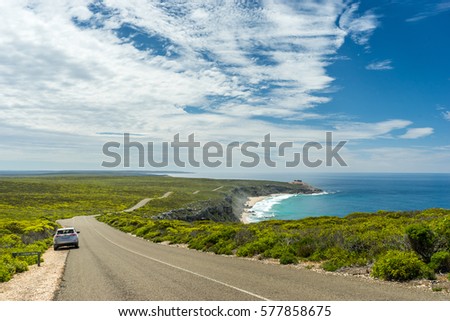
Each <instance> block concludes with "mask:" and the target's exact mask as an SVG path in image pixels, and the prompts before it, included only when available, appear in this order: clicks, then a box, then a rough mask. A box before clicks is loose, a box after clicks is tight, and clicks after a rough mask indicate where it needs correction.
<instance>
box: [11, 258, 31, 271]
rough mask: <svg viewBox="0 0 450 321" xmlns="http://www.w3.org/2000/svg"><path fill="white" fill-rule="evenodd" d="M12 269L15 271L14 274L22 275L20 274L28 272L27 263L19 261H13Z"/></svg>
mask: <svg viewBox="0 0 450 321" xmlns="http://www.w3.org/2000/svg"><path fill="white" fill-rule="evenodd" d="M14 267H15V269H16V273H22V272H25V271H28V264H27V262H25V261H22V260H19V259H15V260H14Z"/></svg>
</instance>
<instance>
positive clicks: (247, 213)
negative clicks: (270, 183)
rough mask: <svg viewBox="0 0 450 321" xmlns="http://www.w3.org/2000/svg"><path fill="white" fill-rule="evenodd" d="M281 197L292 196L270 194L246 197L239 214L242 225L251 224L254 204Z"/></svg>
mask: <svg viewBox="0 0 450 321" xmlns="http://www.w3.org/2000/svg"><path fill="white" fill-rule="evenodd" d="M283 195H289V196H290V195H293V194H286V193H277V194H270V195H264V196H253V197H247V201H246V202H245V204H244V210H243V211H242V214H241V222H242V223H244V224H249V223H251V220H250V217H251V216H252V215H253V214H254V212H253V211H252V207H253V206H255V204H256V203H258V202H261V201H264V200H265V199H268V198H271V197H276V196H283Z"/></svg>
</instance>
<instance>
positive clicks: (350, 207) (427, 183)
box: [250, 173, 450, 222]
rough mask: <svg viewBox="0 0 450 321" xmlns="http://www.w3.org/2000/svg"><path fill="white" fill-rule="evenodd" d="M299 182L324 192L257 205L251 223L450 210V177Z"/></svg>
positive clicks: (308, 178)
mask: <svg viewBox="0 0 450 321" xmlns="http://www.w3.org/2000/svg"><path fill="white" fill-rule="evenodd" d="M296 179H303V180H304V181H305V182H308V183H310V184H311V185H313V186H315V187H318V188H320V189H322V190H323V193H318V194H313V195H280V196H274V197H269V198H267V199H265V200H263V201H261V202H258V203H256V204H255V206H254V207H253V208H252V210H253V211H254V215H253V216H252V217H250V221H253V222H255V221H261V220H267V219H283V220H291V219H300V218H305V217H314V216H324V215H326V216H338V217H343V216H345V215H347V214H350V213H354V212H376V211H379V210H387V211H399V210H421V209H426V208H432V207H439V208H448V209H450V174H403V173H402V174H399V173H396V174H391V173H389V174H381V173H380V174H378V173H377V174H367V173H358V174H356V173H351V174H348V173H346V174H341V173H340V174H303V175H301V177H296Z"/></svg>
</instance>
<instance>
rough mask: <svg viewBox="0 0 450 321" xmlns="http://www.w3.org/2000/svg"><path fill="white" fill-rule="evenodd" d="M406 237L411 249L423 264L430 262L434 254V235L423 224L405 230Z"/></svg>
mask: <svg viewBox="0 0 450 321" xmlns="http://www.w3.org/2000/svg"><path fill="white" fill-rule="evenodd" d="M406 235H407V236H408V240H409V243H410V244H411V247H412V249H413V250H414V251H415V252H416V253H417V254H419V255H420V256H421V257H422V259H423V260H424V261H425V262H427V263H428V262H430V259H431V256H432V255H433V253H434V244H435V239H436V235H435V234H434V233H433V231H432V230H431V229H430V228H429V227H428V226H426V225H424V224H416V225H411V226H408V227H407V228H406Z"/></svg>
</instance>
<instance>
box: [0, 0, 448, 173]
mask: <svg viewBox="0 0 450 321" xmlns="http://www.w3.org/2000/svg"><path fill="white" fill-rule="evenodd" d="M0 21H1V22H0V75H1V77H0V134H1V137H2V139H1V140H0V145H1V147H2V149H3V150H4V152H3V153H1V154H0V169H2V170H21V169H23V170H29V169H101V166H100V164H101V162H102V161H103V160H105V155H103V154H102V146H103V144H104V143H106V142H108V141H118V142H120V141H121V140H122V139H123V138H122V137H121V135H122V133H134V135H132V137H133V138H134V139H135V140H136V141H139V142H142V143H147V142H150V141H151V142H154V143H155V145H158V144H160V143H161V142H163V141H169V142H170V141H171V140H173V136H174V135H176V134H177V133H180V136H181V137H184V138H186V139H187V136H188V135H189V134H191V133H195V137H196V138H197V139H198V140H200V141H201V142H202V143H206V142H208V141H217V142H220V143H222V144H225V145H226V144H228V143H230V142H232V141H239V142H246V141H256V142H261V141H262V140H263V138H264V135H266V134H267V133H270V134H271V136H272V137H273V139H274V140H276V141H277V142H278V143H281V142H293V143H294V146H295V147H296V148H300V149H299V150H301V146H302V145H303V144H305V143H306V142H309V141H317V142H321V143H323V141H324V138H325V132H327V131H331V132H333V137H334V138H335V139H336V141H339V140H345V141H348V143H347V144H346V145H345V147H344V148H343V149H342V155H343V157H344V158H345V160H346V162H347V163H348V165H349V166H348V167H344V168H343V167H340V166H333V167H331V168H322V167H321V168H317V169H315V170H319V171H356V172H361V171H370V172H373V171H375V172H377V171H378V172H450V139H449V137H450V62H449V58H448V57H450V38H449V37H448V33H449V32H450V1H448V0H440V1H408V0H405V1H401V0H397V1H395V0H391V1H387V0H381V1H343V0H328V1H325V0H322V1H311V0H310V1H292V0H290V1H275V0H270V1H257V0H252V1H250V0H249V1H218V0H215V1H173V2H167V1H144V0H132V1H131V0H130V1H118V0H104V1H98V0H95V1H90V0H70V1H69V0H61V1H58V2H55V1H46V0H19V1H17V0H16V1H13V0H6V1H1V3H0ZM317 157H320V155H319V154H317ZM147 169H149V170H151V169H152V168H149V167H147ZM168 169H179V168H174V167H171V168H168ZM204 170H205V171H208V170H210V169H207V168H205V169H204ZM234 170H240V169H239V168H235V169H234ZM255 170H257V169H255ZM259 170H266V168H264V166H262V167H261V168H259ZM271 170H272V169H271ZM279 170H286V169H284V168H279ZM296 170H299V171H308V170H310V169H309V168H305V167H301V168H298V169H296Z"/></svg>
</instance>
